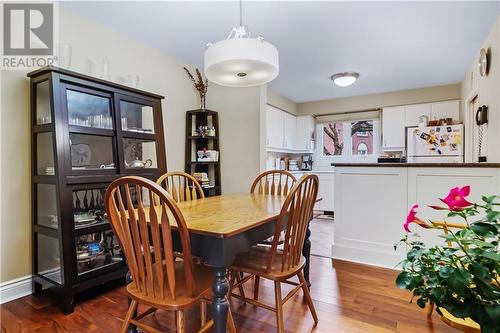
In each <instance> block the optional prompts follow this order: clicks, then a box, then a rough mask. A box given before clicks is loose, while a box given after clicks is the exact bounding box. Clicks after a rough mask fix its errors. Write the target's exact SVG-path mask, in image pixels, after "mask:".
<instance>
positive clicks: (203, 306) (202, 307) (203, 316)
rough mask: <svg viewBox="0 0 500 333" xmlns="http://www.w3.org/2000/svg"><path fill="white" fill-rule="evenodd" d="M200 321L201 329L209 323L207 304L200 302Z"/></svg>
mask: <svg viewBox="0 0 500 333" xmlns="http://www.w3.org/2000/svg"><path fill="white" fill-rule="evenodd" d="M200 320H201V327H203V326H204V325H205V324H206V323H207V303H205V302H203V301H202V302H200Z"/></svg>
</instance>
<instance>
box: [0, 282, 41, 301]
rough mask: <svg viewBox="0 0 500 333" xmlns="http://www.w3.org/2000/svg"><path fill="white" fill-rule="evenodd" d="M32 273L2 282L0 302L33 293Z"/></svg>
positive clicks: (0, 284) (0, 285)
mask: <svg viewBox="0 0 500 333" xmlns="http://www.w3.org/2000/svg"><path fill="white" fill-rule="evenodd" d="M32 293H33V290H32V284H31V275H26V276H23V277H20V278H17V279H14V280H10V281H7V282H2V283H0V304H3V303H7V302H10V301H13V300H15V299H18V298H21V297H24V296H27V295H31V294H32Z"/></svg>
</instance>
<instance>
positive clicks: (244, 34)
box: [205, 0, 279, 87]
mask: <svg viewBox="0 0 500 333" xmlns="http://www.w3.org/2000/svg"><path fill="white" fill-rule="evenodd" d="M207 46H208V47H207V49H206V50H205V76H206V77H207V79H208V80H209V81H211V82H213V83H216V84H219V85H221V86H227V87H253V86H259V85H262V84H264V83H267V82H270V81H272V80H274V79H275V78H276V76H278V72H279V65H278V49H276V47H275V46H274V45H273V44H271V43H269V42H266V41H265V40H264V38H263V37H257V38H253V37H252V36H251V34H250V31H249V30H248V28H247V27H246V26H245V25H243V23H242V3H241V0H240V25H239V26H237V27H235V28H233V29H232V30H231V32H230V33H229V36H228V37H227V38H226V39H225V40H222V41H219V42H217V43H213V44H212V43H209V44H207Z"/></svg>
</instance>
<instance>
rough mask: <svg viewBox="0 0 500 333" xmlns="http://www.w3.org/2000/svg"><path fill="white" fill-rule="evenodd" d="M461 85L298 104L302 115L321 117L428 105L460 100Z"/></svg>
mask: <svg viewBox="0 0 500 333" xmlns="http://www.w3.org/2000/svg"><path fill="white" fill-rule="evenodd" d="M460 87H461V85H460V83H457V84H451V85H446V86H437V87H428V88H420V89H412V90H402V91H395V92H388V93H381V94H371V95H363V96H354V97H345V98H336V99H330V100H324V101H315V102H307V103H300V104H298V114H300V115H308V114H309V115H310V114H315V115H320V114H326V113H341V112H348V111H360V110H367V109H373V108H382V107H386V106H394V105H406V104H417V103H428V102H436V101H445V100H453V99H460V95H461V90H460Z"/></svg>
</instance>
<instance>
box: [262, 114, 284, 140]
mask: <svg viewBox="0 0 500 333" xmlns="http://www.w3.org/2000/svg"><path fill="white" fill-rule="evenodd" d="M284 114H285V112H283V111H281V110H280V109H277V108H275V107H273V106H271V105H267V107H266V147H269V148H284V147H283V141H284V133H285V126H284Z"/></svg>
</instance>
